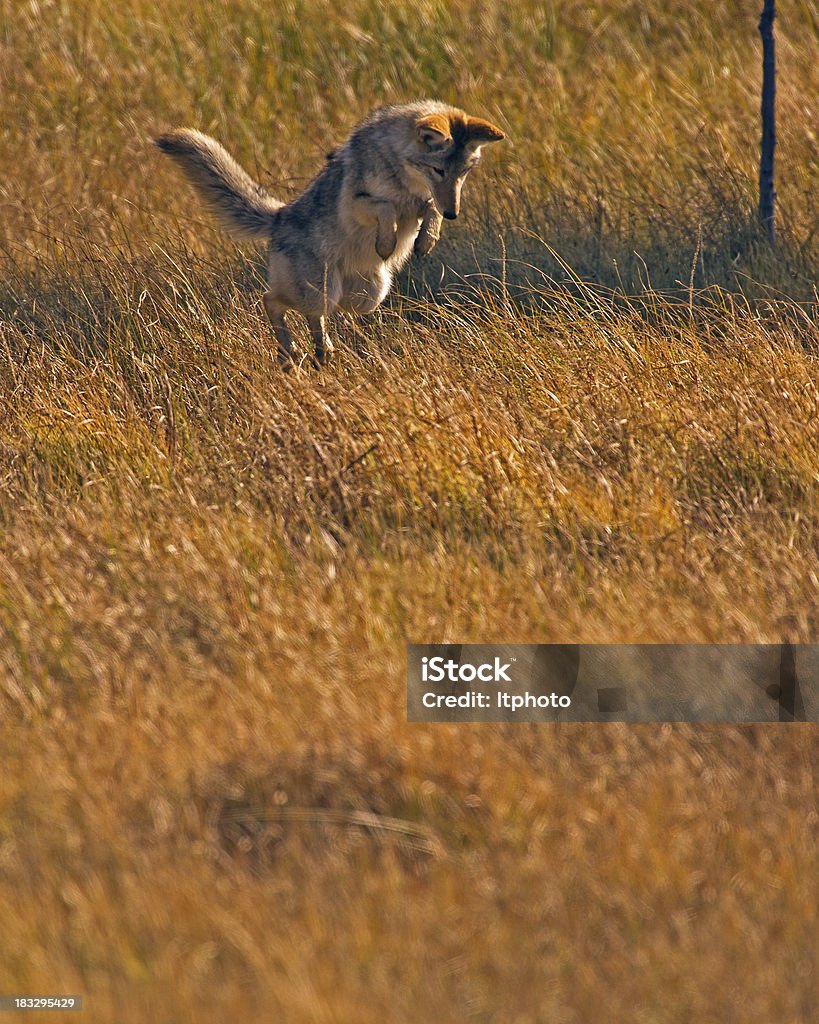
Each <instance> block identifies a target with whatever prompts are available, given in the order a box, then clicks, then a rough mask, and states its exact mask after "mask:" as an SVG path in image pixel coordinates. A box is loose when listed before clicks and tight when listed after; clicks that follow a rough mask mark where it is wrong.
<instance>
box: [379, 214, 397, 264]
mask: <svg viewBox="0 0 819 1024" xmlns="http://www.w3.org/2000/svg"><path fill="white" fill-rule="evenodd" d="M397 244H398V225H397V224H396V223H395V221H390V222H389V223H387V222H386V221H381V223H379V225H378V232H377V233H376V236H375V251H376V252H377V253H378V255H379V256H380V257H381V259H382V260H388V259H389V258H390V256H392V254H393V253H394V252H395V247H396V245H397Z"/></svg>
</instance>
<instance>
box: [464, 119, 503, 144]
mask: <svg viewBox="0 0 819 1024" xmlns="http://www.w3.org/2000/svg"><path fill="white" fill-rule="evenodd" d="M466 137H467V140H468V144H469V145H473V146H482V145H483V144H484V143H485V142H500V140H501V139H505V138H506V136H505V135H504V134H503V132H502V131H501V130H500V128H496V127H495V126H494V125H493V124H490V123H489V121H484V119H483V118H482V117H469V118H467V121H466Z"/></svg>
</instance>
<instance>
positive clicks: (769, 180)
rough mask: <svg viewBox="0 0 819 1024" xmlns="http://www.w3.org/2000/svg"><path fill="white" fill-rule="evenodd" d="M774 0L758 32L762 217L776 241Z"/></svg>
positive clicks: (764, 12) (764, 10) (770, 0)
mask: <svg viewBox="0 0 819 1024" xmlns="http://www.w3.org/2000/svg"><path fill="white" fill-rule="evenodd" d="M775 7H776V3H775V0H765V5H764V7H763V8H762V17H761V18H760V19H759V32H760V35H761V36H762V147H761V153H760V159H759V219H760V220H761V221H762V225H763V227H764V228H765V230H766V231H767V232H768V238H770V240H771V243H773V242H774V199H775V197H776V192H775V191H774V146H776V119H775V112H774V99H775V97H776V57H775V55H774V33H773V23H774V17H775V16H776V12H775Z"/></svg>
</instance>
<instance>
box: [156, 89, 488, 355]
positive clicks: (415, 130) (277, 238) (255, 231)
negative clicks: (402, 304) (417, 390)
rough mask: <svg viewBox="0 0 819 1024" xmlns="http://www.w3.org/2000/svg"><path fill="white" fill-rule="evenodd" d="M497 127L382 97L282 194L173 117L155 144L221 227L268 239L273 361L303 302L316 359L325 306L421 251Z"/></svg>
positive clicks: (345, 306) (451, 215)
mask: <svg viewBox="0 0 819 1024" xmlns="http://www.w3.org/2000/svg"><path fill="white" fill-rule="evenodd" d="M503 137H504V134H503V132H502V131H501V130H500V128H496V127H495V126H494V125H493V124H490V123H489V122H488V121H485V120H483V119H482V118H479V117H470V116H469V115H468V114H465V113H464V112H463V111H462V110H459V109H458V108H457V107H449V106H446V105H445V104H443V103H438V102H436V101H434V100H425V101H422V102H420V103H409V104H406V105H404V106H391V107H382V108H380V109H378V110H376V111H374V112H373V113H372V114H371V115H370V116H369V117H368V118H367V119H366V120H364V121H362V122H361V124H359V125H358V126H357V127H356V128H355V129H353V132H352V134H351V135H350V137H349V138H348V139H347V141H346V142H345V143H344V144H343V145H342V146H340V147H339V148H338V149H336V150H334V151H333V153H331V155H330V157H329V158H328V160H327V163H326V164H325V166H324V167H323V168H322V170H321V171H320V172H319V174H318V176H317V177H316V178H314V179H313V181H312V182H311V183H310V185H308V186H307V188H306V189H305V191H304V192H303V193H302V194H301V195H300V196H299V197H298V199H295V200H294V201H293V202H292V203H288V204H286V205H285V204H284V203H281V202H279V201H278V200H276V199H273V198H272V196H270V195H268V194H267V192H265V190H264V189H263V188H262V187H261V186H260V185H257V184H256V182H254V181H253V179H252V178H250V177H249V176H248V175H247V174H246V173H245V172H244V171H243V170H242V168H241V167H240V166H239V165H238V164H237V163H236V161H235V160H234V159H233V158H232V157H231V156H230V155H229V154H228V153H227V151H226V150H224V149H223V148H222V146H220V145H219V143H218V142H216V141H215V140H214V139H211V138H210V137H209V136H207V135H203V134H202V133H201V132H197V131H192V130H190V129H179V130H177V131H173V132H169V133H168V134H167V135H161V136H160V137H159V138H158V139H156V140H155V142H156V145H157V146H159V148H160V149H161V150H162V151H163V152H164V153H167V154H168V155H169V156H171V157H172V158H173V159H174V160H175V161H176V162H177V163H178V164H179V166H180V167H181V169H182V171H183V172H184V173H185V175H186V176H187V178H188V180H189V181H190V182H191V184H192V185H193V186H194V188H195V189H196V190H197V192H198V193H199V195H200V196H201V198H202V199H203V200H204V201H205V203H206V204H207V206H208V207H209V208H210V210H211V211H212V212H213V213H214V214H216V216H217V217H218V218H219V220H220V221H221V223H222V224H223V226H224V227H226V228H227V229H228V230H229V231H230V232H232V233H233V234H234V235H235V236H237V237H240V238H262V239H265V240H267V241H268V242H269V244H270V251H269V257H268V272H267V276H268V291H267V292H266V293H265V295H264V306H265V310H266V311H267V315H268V317H269V318H270V322H271V323H272V325H273V330H274V331H275V334H276V339H277V341H278V344H279V356H280V358H281V360H282V362H283V363H284V364H289V363H291V362H292V360H293V358H294V349H293V340H292V337H291V334H290V331H289V329H288V327H287V324H286V322H285V318H284V314H285V312H286V311H287V310H288V309H293V310H297V311H298V312H300V313H303V314H304V316H305V317H306V318H307V321H308V323H309V325H310V331H311V333H312V336H313V340H314V342H315V347H316V353H315V361H316V362H317V363H324V362H326V361H327V360H328V359H329V357H330V355H331V353H332V350H333V346H332V343H331V341H330V338H329V336H328V333H327V316H328V314H330V313H332V312H333V311H334V310H336V309H342V310H346V311H348V312H352V313H370V312H372V311H373V310H374V309H376V308H377V307H378V306H379V305H380V304H381V303H382V302H383V301H384V299H385V298H386V296H387V293H388V292H389V290H390V285H391V284H392V275H393V273H394V272H395V271H396V270H397V269H398V268H399V267H401V266H402V265H403V264H404V263H405V262H406V261H407V259H409V257H410V255H411V254H412V253H413V252H415V254H416V255H417V256H426V255H427V253H429V252H430V251H431V250H432V248H433V246H434V245H435V243H436V242H437V241H438V237H439V235H440V231H441V222H442V218H443V217H445V218H446V219H447V220H454V219H455V218H456V217H457V216H458V213H459V212H460V204H461V189H462V187H463V183H464V181H465V179H466V176H467V174H469V172H470V171H471V170H472V168H473V167H475V166H476V165H477V164H478V162H479V161H480V158H481V147H482V146H483V145H485V144H486V143H488V142H498V141H499V140H500V139H502V138H503Z"/></svg>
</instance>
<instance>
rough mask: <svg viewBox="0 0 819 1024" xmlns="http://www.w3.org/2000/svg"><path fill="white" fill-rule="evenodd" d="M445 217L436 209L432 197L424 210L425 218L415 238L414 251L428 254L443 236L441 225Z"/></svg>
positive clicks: (417, 254) (422, 254) (417, 253)
mask: <svg viewBox="0 0 819 1024" xmlns="http://www.w3.org/2000/svg"><path fill="white" fill-rule="evenodd" d="M443 222H444V218H443V217H442V216H441V215H440V213H438V211H437V210H436V209H435V203H433V201H432V200H431V199H430V200H429V201H428V202H427V205H426V209H425V210H424V219H423V220H422V221H421V229H420V231H419V232H418V237H417V238H416V239H415V245H414V246H413V252H414V253H415V255H416V256H428V255H429V254H430V253H431V252H432V250H433V249H434V248H435V243H436V242H437V241H438V239H439V238H440V237H441V225H442V224H443Z"/></svg>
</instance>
